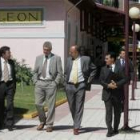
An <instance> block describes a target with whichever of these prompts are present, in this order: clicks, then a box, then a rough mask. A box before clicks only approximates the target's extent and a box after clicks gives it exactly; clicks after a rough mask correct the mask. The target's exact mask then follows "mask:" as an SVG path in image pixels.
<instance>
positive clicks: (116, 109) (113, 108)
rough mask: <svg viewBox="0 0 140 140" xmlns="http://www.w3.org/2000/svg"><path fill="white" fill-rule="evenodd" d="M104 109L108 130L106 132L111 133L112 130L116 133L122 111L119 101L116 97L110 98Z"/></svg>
mask: <svg viewBox="0 0 140 140" xmlns="http://www.w3.org/2000/svg"><path fill="white" fill-rule="evenodd" d="M105 108H106V125H107V128H108V132H112V131H113V129H114V130H115V131H117V130H118V127H119V124H120V117H121V110H122V104H121V101H120V100H118V99H117V98H116V97H111V98H110V99H109V100H108V101H106V102H105ZM113 114H114V128H112V117H113Z"/></svg>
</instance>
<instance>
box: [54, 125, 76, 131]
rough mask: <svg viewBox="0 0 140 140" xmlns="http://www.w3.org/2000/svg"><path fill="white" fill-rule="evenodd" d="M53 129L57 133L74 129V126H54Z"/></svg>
mask: <svg viewBox="0 0 140 140" xmlns="http://www.w3.org/2000/svg"><path fill="white" fill-rule="evenodd" d="M53 129H54V130H55V131H59V130H67V129H73V126H72V125H59V126H54V127H53Z"/></svg>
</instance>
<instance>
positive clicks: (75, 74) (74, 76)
mask: <svg viewBox="0 0 140 140" xmlns="http://www.w3.org/2000/svg"><path fill="white" fill-rule="evenodd" d="M72 81H73V83H74V84H77V83H78V61H77V60H74V61H73V72H72Z"/></svg>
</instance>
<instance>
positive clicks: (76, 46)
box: [71, 45, 81, 53]
mask: <svg viewBox="0 0 140 140" xmlns="http://www.w3.org/2000/svg"><path fill="white" fill-rule="evenodd" d="M73 46H74V47H75V49H76V50H77V51H78V52H79V53H80V49H81V47H80V46H78V45H72V46H71V47H73Z"/></svg>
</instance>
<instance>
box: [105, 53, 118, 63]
mask: <svg viewBox="0 0 140 140" xmlns="http://www.w3.org/2000/svg"><path fill="white" fill-rule="evenodd" d="M107 55H110V58H114V61H116V53H115V52H108V53H107V54H106V56H107Z"/></svg>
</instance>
